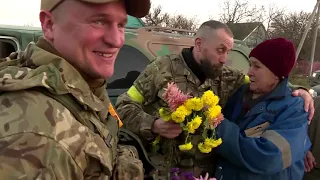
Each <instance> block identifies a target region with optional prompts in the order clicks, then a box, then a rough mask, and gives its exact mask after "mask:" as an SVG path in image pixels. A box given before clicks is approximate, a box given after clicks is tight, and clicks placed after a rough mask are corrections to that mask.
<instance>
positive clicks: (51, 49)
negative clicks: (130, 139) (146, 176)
mask: <svg viewBox="0 0 320 180" xmlns="http://www.w3.org/2000/svg"><path fill="white" fill-rule="evenodd" d="M149 9H150V1H149V0H123V1H121V0H99V1H97V0H65V1H64V0H41V12H40V15H39V17H40V21H41V26H42V31H43V38H40V39H39V41H38V42H37V43H36V44H35V43H30V44H29V45H28V46H27V48H26V50H25V51H24V52H22V53H21V54H20V55H21V56H19V58H17V59H14V57H15V56H16V55H17V54H13V55H12V56H11V57H8V58H6V60H7V61H4V62H1V63H0V67H1V70H0V81H1V84H2V85H1V86H0V93H1V96H0V149H1V151H0V163H1V165H0V174H1V179H77V180H80V179H110V178H111V177H113V178H115V179H143V169H142V163H141V161H140V160H139V159H137V158H136V156H133V155H132V156H130V155H129V154H137V153H136V150H135V149H134V148H133V147H131V148H127V146H121V145H118V132H119V126H121V121H120V119H119V117H118V116H117V114H116V113H115V111H114V109H113V107H112V105H111V103H110V100H109V98H108V95H107V92H106V86H105V85H106V80H107V79H108V78H110V77H111V76H112V75H113V71H114V63H115V59H116V57H117V55H118V53H119V50H120V48H121V47H122V46H123V44H124V27H125V25H126V23H127V14H129V15H132V16H135V17H143V16H145V15H146V14H148V12H149ZM132 152H134V153H132ZM126 169H130V172H128V171H126Z"/></svg>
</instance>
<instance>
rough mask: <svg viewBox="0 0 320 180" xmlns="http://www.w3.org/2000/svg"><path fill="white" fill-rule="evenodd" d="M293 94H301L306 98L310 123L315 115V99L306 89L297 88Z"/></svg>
mask: <svg viewBox="0 0 320 180" xmlns="http://www.w3.org/2000/svg"><path fill="white" fill-rule="evenodd" d="M292 95H293V96H300V97H301V98H302V99H303V100H304V109H305V111H306V112H309V124H310V123H311V120H312V118H313V115H314V101H313V98H312V96H311V95H310V93H309V92H308V91H306V90H304V89H297V90H295V91H293V92H292Z"/></svg>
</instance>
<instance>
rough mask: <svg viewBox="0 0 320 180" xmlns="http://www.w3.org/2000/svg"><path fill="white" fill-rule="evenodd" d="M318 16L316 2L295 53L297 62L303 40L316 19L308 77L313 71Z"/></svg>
mask: <svg viewBox="0 0 320 180" xmlns="http://www.w3.org/2000/svg"><path fill="white" fill-rule="evenodd" d="M319 16H320V0H317V3H316V5H315V6H314V9H313V11H312V13H311V16H310V18H309V21H308V23H307V24H306V29H305V30H304V32H303V35H302V38H301V41H300V43H299V46H298V48H297V52H296V61H297V59H298V57H299V54H300V51H301V49H302V46H303V44H304V41H305V39H306V37H307V34H308V32H309V30H310V27H311V24H312V22H313V21H314V20H315V18H316V26H315V30H314V33H313V39H312V49H311V58H310V61H311V62H310V72H309V76H311V74H312V69H313V61H314V54H315V49H316V44H317V35H318V30H319V25H320V22H319Z"/></svg>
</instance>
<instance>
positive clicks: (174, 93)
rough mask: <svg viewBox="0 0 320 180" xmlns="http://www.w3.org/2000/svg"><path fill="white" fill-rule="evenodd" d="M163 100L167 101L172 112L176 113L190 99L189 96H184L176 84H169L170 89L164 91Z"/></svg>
mask: <svg viewBox="0 0 320 180" xmlns="http://www.w3.org/2000/svg"><path fill="white" fill-rule="evenodd" d="M164 90H165V92H164V93H163V95H162V96H163V98H164V99H165V100H166V101H167V103H168V105H169V108H170V110H171V111H175V110H176V109H177V108H178V107H179V106H180V105H182V104H183V103H184V102H185V101H186V100H187V99H188V98H190V97H191V96H189V95H188V94H184V93H183V92H182V91H181V90H180V89H179V88H178V86H177V85H176V84H175V83H173V82H172V83H168V87H167V88H166V89H164Z"/></svg>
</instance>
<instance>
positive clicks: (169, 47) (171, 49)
mask: <svg viewBox="0 0 320 180" xmlns="http://www.w3.org/2000/svg"><path fill="white" fill-rule="evenodd" d="M131 22H132V21H131ZM132 26H135V27H132ZM194 33H195V32H194V31H188V30H181V29H172V28H163V27H143V26H142V25H141V24H139V21H136V22H135V24H134V23H131V26H128V27H126V28H125V45H124V46H123V47H122V48H121V50H120V52H119V55H118V57H117V59H116V63H115V71H114V75H113V77H112V78H111V79H109V84H108V91H109V95H110V97H111V100H112V101H113V102H115V100H116V98H117V97H118V95H120V94H121V93H123V92H125V91H127V90H128V88H129V87H130V86H131V85H132V83H133V81H134V80H135V79H136V78H137V76H138V75H139V74H140V72H141V71H142V70H143V69H144V68H145V67H146V66H147V64H149V63H150V62H151V61H152V60H153V59H154V58H155V57H156V56H162V55H167V54H170V53H179V52H180V51H181V49H182V48H185V47H190V46H192V44H193V35H194ZM40 36H42V31H41V28H39V27H25V26H11V25H0V58H3V57H6V56H8V55H9V54H10V53H11V52H14V51H23V50H24V49H25V47H26V46H27V44H28V43H29V42H31V41H34V42H36V41H37V39H38V38H39V37H40ZM249 52H250V49H249V48H248V47H247V46H245V45H244V44H243V43H242V42H241V41H238V40H235V45H234V48H233V49H232V51H231V52H230V53H229V56H228V61H227V64H228V65H230V66H233V67H235V68H238V69H241V70H243V71H244V72H247V70H248V68H249V62H248V55H249Z"/></svg>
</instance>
